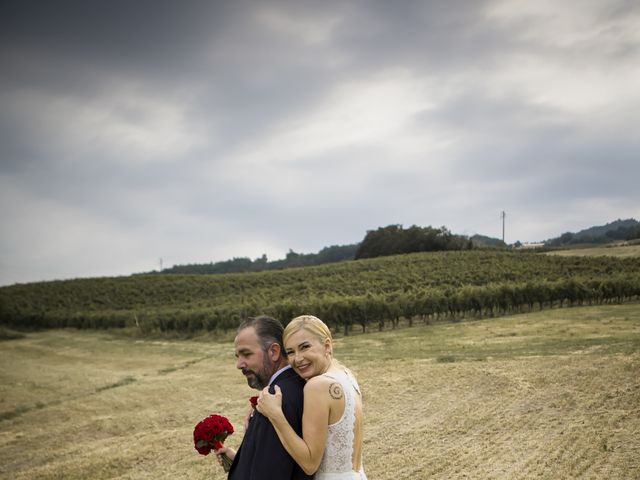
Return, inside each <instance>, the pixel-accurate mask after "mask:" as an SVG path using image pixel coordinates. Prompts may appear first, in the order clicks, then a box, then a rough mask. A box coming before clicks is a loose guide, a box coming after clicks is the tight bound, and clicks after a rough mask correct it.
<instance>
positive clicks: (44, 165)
mask: <svg viewBox="0 0 640 480" xmlns="http://www.w3.org/2000/svg"><path fill="white" fill-rule="evenodd" d="M0 71H1V72H2V73H1V74H0V222H1V225H2V227H1V228H2V234H1V238H0V285H8V284H12V283H16V282H31V281H39V280H51V279H66V278H76V277H94V276H112V275H129V274H131V273H137V272H144V271H151V270H157V269H158V268H159V267H160V261H161V260H160V259H162V265H163V267H165V268H166V267H170V266H172V265H175V264H186V263H208V262H211V261H213V262H216V261H222V260H227V259H231V258H233V257H250V258H252V259H253V258H257V257H259V256H261V255H262V254H266V255H267V257H268V258H269V260H277V259H281V258H284V256H285V255H286V253H287V252H288V251H289V249H292V250H294V251H295V252H298V253H315V252H317V251H319V250H320V249H322V248H323V247H326V246H330V245H345V244H351V243H356V242H359V241H361V240H362V239H363V238H364V236H365V234H366V232H367V230H372V229H376V228H378V227H382V226H386V225H390V224H402V225H404V226H405V227H409V226H411V225H419V226H433V227H439V226H443V225H444V226H446V227H447V228H449V230H451V231H452V232H453V233H457V234H464V235H469V236H470V235H473V234H476V233H478V234H481V235H488V236H491V237H496V238H501V237H502V220H501V215H500V214H501V212H502V211H505V212H506V238H505V240H506V241H507V243H513V242H515V241H516V240H519V241H521V242H534V241H539V240H545V239H548V238H552V237H556V236H558V235H560V234H561V233H563V232H566V231H578V230H581V229H583V228H587V227H590V226H593V225H602V224H605V223H608V222H611V221H613V220H616V219H618V218H623V219H624V218H631V217H633V218H636V219H640V207H639V206H640V188H639V185H638V184H639V180H640V135H638V128H639V127H638V126H639V125H640V2H637V1H635V0H629V1H625V0H619V1H618V0H575V1H568V2H557V1H555V0H536V1H530V0H522V1H513V0H501V1H493V0H488V1H483V0H464V1H463V0H460V1H456V0H442V1H430V0H424V1H387V0H384V1H383V0H381V1H322V2H319V1H282V2H277V1H265V0H259V1H255V2H248V1H231V0H229V1H204V0H203V1H190V0H187V1H185V0H175V1H159V0H153V1H151V0H136V1H130V0H102V1H96V0H77V1H68V0H56V1H42V0H16V1H9V0H3V1H2V3H1V4H0Z"/></svg>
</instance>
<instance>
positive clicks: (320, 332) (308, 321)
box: [282, 315, 333, 354]
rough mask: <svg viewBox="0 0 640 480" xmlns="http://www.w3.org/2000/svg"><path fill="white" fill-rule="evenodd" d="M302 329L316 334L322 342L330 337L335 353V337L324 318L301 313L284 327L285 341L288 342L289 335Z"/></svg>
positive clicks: (283, 337) (283, 335)
mask: <svg viewBox="0 0 640 480" xmlns="http://www.w3.org/2000/svg"><path fill="white" fill-rule="evenodd" d="M300 330H307V331H308V332H309V333H311V334H312V335H315V336H316V337H317V338H318V340H320V341H321V342H324V341H325V340H327V339H329V343H330V344H331V353H332V354H333V337H332V336H331V330H329V327H327V325H326V324H325V323H324V322H323V321H322V320H320V319H319V318H318V317H314V316H313V315H300V316H299V317H296V318H294V319H293V320H291V321H290V322H289V323H288V324H287V326H286V327H285V328H284V332H282V341H283V343H285V344H286V343H287V340H288V339H289V337H290V336H291V335H293V334H294V333H296V332H299V331H300Z"/></svg>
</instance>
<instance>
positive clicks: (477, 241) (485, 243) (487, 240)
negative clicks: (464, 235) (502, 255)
mask: <svg viewBox="0 0 640 480" xmlns="http://www.w3.org/2000/svg"><path fill="white" fill-rule="evenodd" d="M471 241H472V242H473V246H474V247H478V248H486V247H497V248H501V247H506V246H507V244H506V243H504V242H503V241H502V240H500V239H499V238H492V237H487V236H485V235H478V234H476V235H473V236H472V237H471Z"/></svg>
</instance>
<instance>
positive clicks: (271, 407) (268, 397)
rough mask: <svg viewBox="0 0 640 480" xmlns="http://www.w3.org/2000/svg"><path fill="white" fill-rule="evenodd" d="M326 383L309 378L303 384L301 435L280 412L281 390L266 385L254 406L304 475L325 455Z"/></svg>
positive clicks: (327, 401) (327, 403)
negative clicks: (273, 390) (272, 391)
mask: <svg viewBox="0 0 640 480" xmlns="http://www.w3.org/2000/svg"><path fill="white" fill-rule="evenodd" d="M325 383H326V382H325V381H323V379H322V378H320V377H315V378H312V379H310V380H309V381H308V382H307V383H306V385H305V387H304V411H303V414H302V438H301V437H299V436H298V435H297V434H296V432H295V431H294V430H293V428H291V425H289V422H288V421H287V419H286V418H285V416H284V413H282V391H281V390H280V387H278V386H277V385H276V386H275V392H276V393H275V394H270V393H269V388H268V387H267V388H265V389H264V390H263V391H262V393H261V394H260V399H259V400H258V405H257V409H258V411H259V412H260V413H262V414H263V415H264V416H265V417H267V418H268V419H269V420H270V421H271V424H272V425H273V428H274V429H275V431H276V433H277V434H278V438H279V439H280V442H281V443H282V445H283V446H284V448H285V450H286V451H287V452H288V453H289V455H291V457H292V458H293V459H294V460H295V461H296V463H297V464H298V465H300V467H302V469H303V470H304V471H305V473H307V474H312V473H314V472H315V471H316V470H317V469H318V467H319V466H320V462H321V461H322V455H323V454H324V447H325V442H326V441H327V431H328V425H329V408H330V405H329V394H328V391H329V390H328V386H326V385H324V384H325Z"/></svg>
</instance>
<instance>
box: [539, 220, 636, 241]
mask: <svg viewBox="0 0 640 480" xmlns="http://www.w3.org/2000/svg"><path fill="white" fill-rule="evenodd" d="M636 238H640V222H638V221H637V220H635V219H633V218H629V219H627V220H620V219H618V220H616V221H614V222H611V223H607V224H606V225H601V226H595V227H590V228H587V229H584V230H580V231H579V232H576V233H573V232H566V233H563V234H562V235H560V236H559V237H556V238H552V239H549V240H546V241H545V242H544V243H545V246H549V247H559V246H565V245H576V244H601V243H610V242H613V241H616V240H634V239H636Z"/></svg>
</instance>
